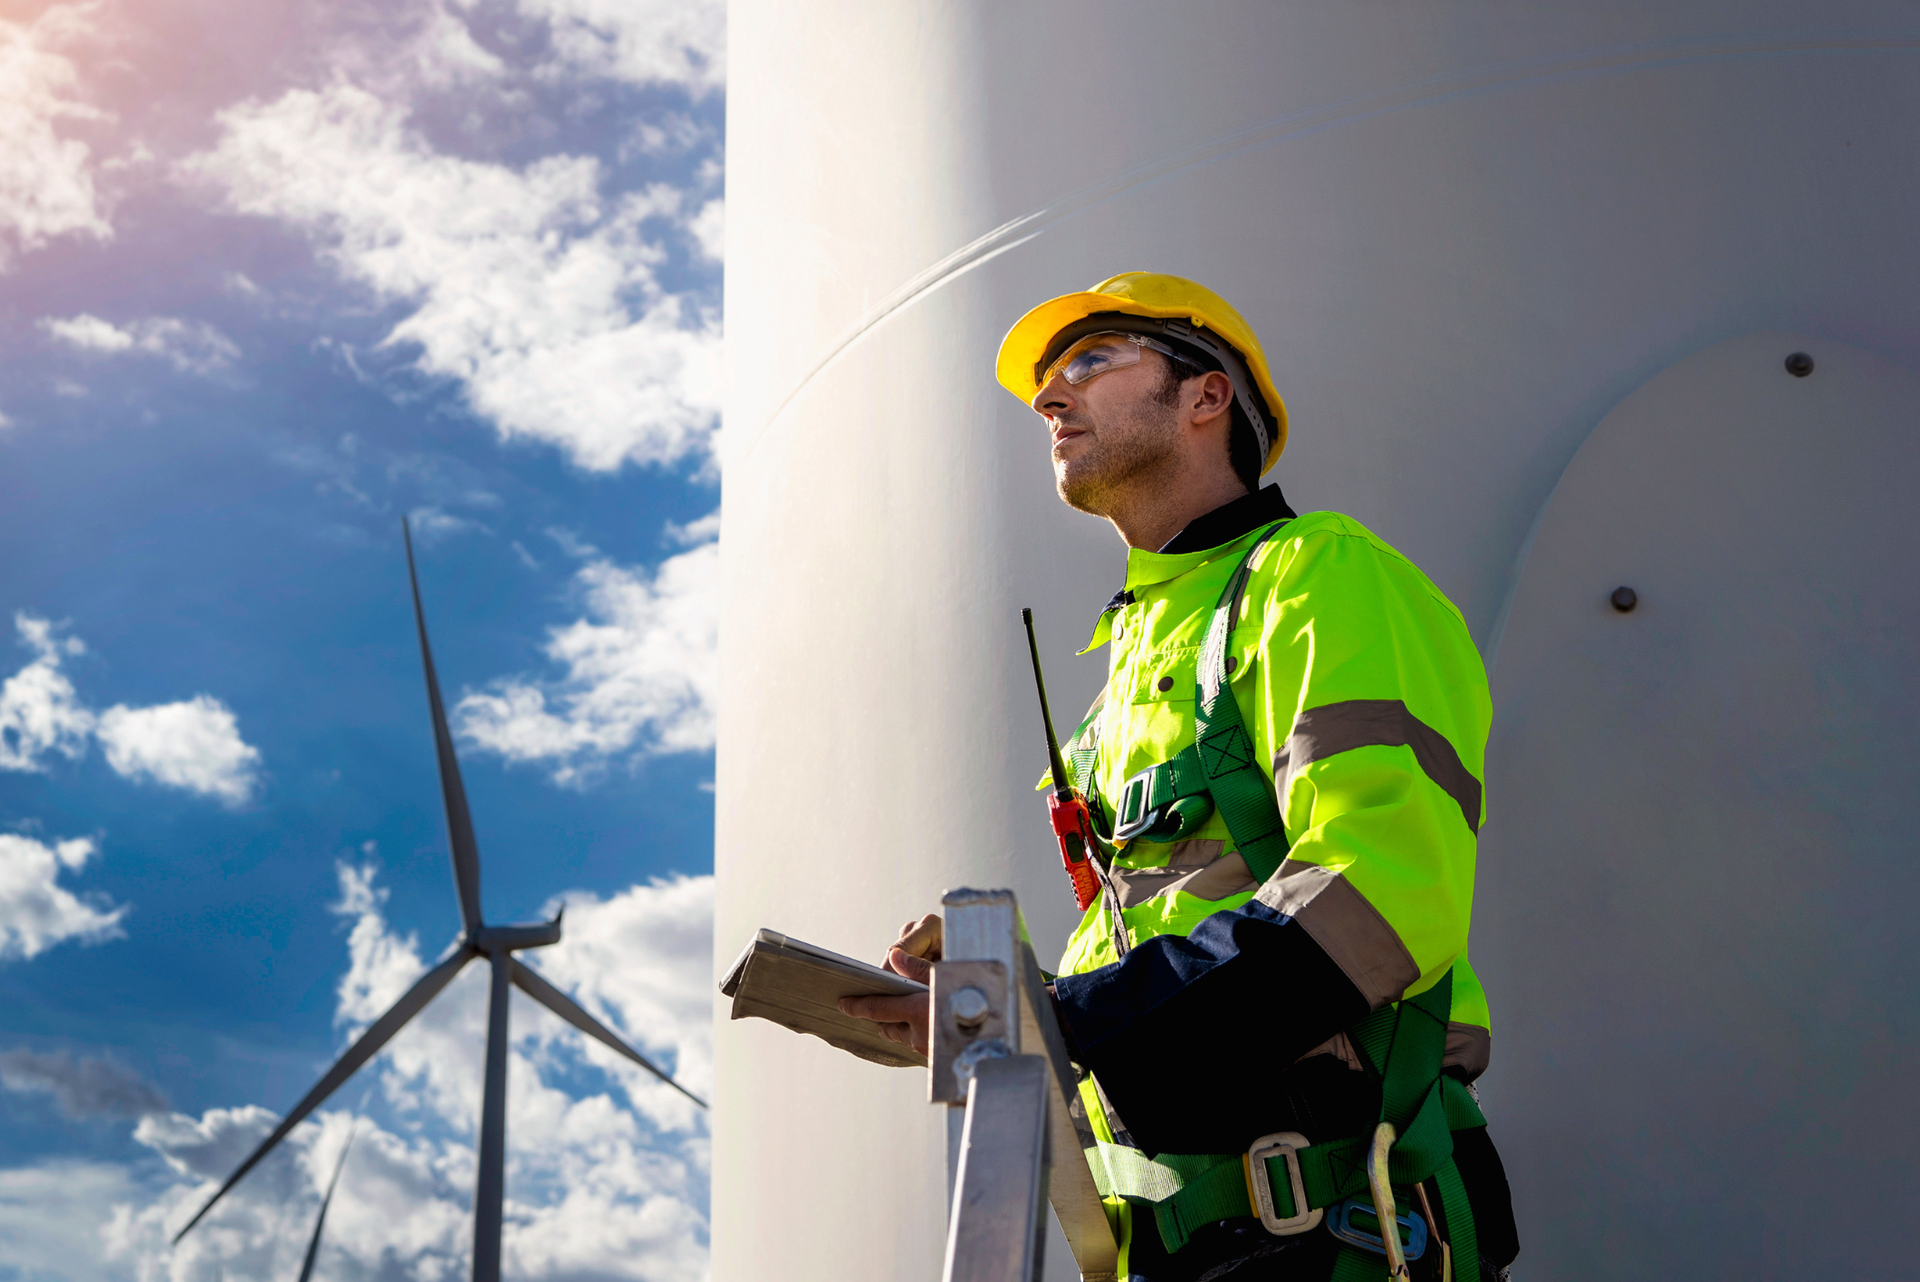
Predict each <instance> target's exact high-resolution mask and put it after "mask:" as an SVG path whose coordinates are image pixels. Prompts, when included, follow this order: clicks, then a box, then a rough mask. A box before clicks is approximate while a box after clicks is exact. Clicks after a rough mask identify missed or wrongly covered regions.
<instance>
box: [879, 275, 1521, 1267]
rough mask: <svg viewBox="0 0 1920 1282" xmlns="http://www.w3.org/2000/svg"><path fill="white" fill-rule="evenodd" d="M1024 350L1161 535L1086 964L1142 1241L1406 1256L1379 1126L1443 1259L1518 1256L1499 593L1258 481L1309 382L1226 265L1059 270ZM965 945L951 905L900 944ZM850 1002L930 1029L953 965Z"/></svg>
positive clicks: (1077, 935) (1136, 562)
mask: <svg viewBox="0 0 1920 1282" xmlns="http://www.w3.org/2000/svg"><path fill="white" fill-rule="evenodd" d="M998 373H999V378H1000V381H1001V383H1002V384H1003V385H1005V386H1006V387H1007V388H1008V389H1009V390H1010V391H1012V392H1014V394H1015V395H1018V396H1020V397H1021V398H1022V399H1025V400H1027V401H1028V402H1029V403H1030V404H1031V405H1032V407H1033V408H1034V410H1035V411H1037V412H1038V413H1039V414H1040V415H1042V416H1043V418H1044V419H1045V420H1046V423H1047V425H1048V427H1049V429H1050V431H1051V436H1052V443H1053V450H1052V454H1053V468H1054V478H1055V483H1056V486H1057V488H1058V490H1059V493H1060V497H1061V498H1062V499H1063V500H1065V501H1066V502H1067V503H1068V504H1069V505H1070V506H1072V507H1074V508H1075V509H1077V510H1079V511H1082V512H1087V513H1090V514H1092V515H1095V516H1101V517H1104V518H1106V519H1107V520H1108V521H1109V522H1111V523H1112V525H1113V527H1114V529H1115V531H1116V532H1117V533H1118V534H1119V535H1120V537H1121V539H1122V540H1123V541H1124V542H1125V543H1126V544H1127V548H1128V552H1127V577H1126V583H1125V585H1124V587H1123V588H1122V590H1121V591H1120V592H1119V593H1117V594H1116V595H1115V596H1114V598H1113V600H1112V601H1111V602H1109V603H1108V605H1107V608H1106V610H1105V611H1104V612H1103V613H1102V615H1101V617H1100V621H1099V624H1098V626H1097V627H1096V628H1095V631H1094V636H1093V641H1092V644H1091V645H1090V646H1089V648H1093V647H1095V646H1100V645H1111V647H1112V651H1111V657H1110V659H1109V662H1108V672H1109V677H1108V683H1107V688H1106V690H1105V691H1104V692H1103V694H1102V695H1101V698H1100V699H1099V700H1098V701H1097V702H1096V703H1095V705H1094V708H1093V710H1092V711H1091V712H1090V713H1089V714H1088V716H1087V719H1086V721H1085V722H1083V723H1082V725H1081V727H1080V728H1079V730H1077V731H1076V732H1075V734H1074V736H1073V738H1072V740H1071V741H1070V742H1069V743H1068V744H1067V745H1066V746H1065V756H1066V758H1067V760H1068V761H1070V762H1072V763H1073V765H1072V766H1071V767H1070V769H1071V770H1072V771H1073V773H1074V774H1075V775H1076V778H1075V779H1074V784H1075V786H1076V787H1079V788H1080V789H1081V790H1082V791H1083V792H1085V793H1086V794H1087V796H1088V799H1089V803H1090V805H1091V806H1092V808H1093V810H1094V812H1095V815H1096V817H1097V818H1096V824H1097V825H1098V826H1100V827H1101V829H1102V832H1101V835H1102V837H1103V838H1105V839H1107V841H1108V843H1109V845H1108V849H1107V850H1106V851H1103V855H1104V856H1105V858H1104V859H1103V861H1102V862H1103V863H1104V865H1105V866H1104V868H1103V870H1102V892H1101V895H1100V897H1099V898H1097V899H1096V900H1095V901H1094V903H1093V904H1092V906H1091V907H1090V908H1089V909H1088V910H1087V912H1086V914H1085V916H1084V918H1083V919H1082V921H1081V923H1080V925H1079V927H1078V929H1077V930H1076V931H1075V932H1074V934H1073V937H1072V938H1071V940H1069V942H1068V944H1067V950H1066V955H1065V956H1064V958H1063V959H1062V961H1061V964H1060V970H1061V973H1060V975H1059V977H1058V978H1057V979H1056V980H1055V981H1054V983H1053V985H1052V992H1053V994H1054V999H1055V1008H1056V1012H1057V1014H1058V1016H1059V1021H1060V1026H1061V1028H1062V1030H1063V1031H1064V1033H1065V1035H1066V1038H1067V1042H1068V1045H1069V1047H1070V1049H1071V1052H1072V1056H1073V1059H1074V1061H1075V1062H1076V1063H1078V1064H1080V1065H1081V1066H1083V1067H1084V1068H1085V1069H1087V1070H1089V1074H1088V1076H1087V1078H1086V1080H1085V1081H1084V1082H1083V1083H1082V1086H1081V1097H1082V1100H1083V1102H1084V1103H1085V1105H1086V1107H1087V1111H1088V1120H1089V1122H1090V1124H1091V1126H1092V1129H1093V1131H1094V1133H1095V1135H1096V1136H1097V1137H1098V1139H1099V1141H1100V1142H1099V1144H1098V1146H1097V1148H1096V1149H1094V1150H1092V1151H1090V1152H1089V1154H1088V1160H1089V1162H1090V1164H1091V1165H1092V1166H1093V1168H1094V1175H1095V1181H1096V1183H1098V1184H1099V1186H1100V1188H1101V1191H1102V1193H1103V1194H1105V1195H1106V1197H1107V1202H1108V1205H1109V1208H1110V1211H1111V1214H1112V1216H1113V1219H1114V1223H1115V1227H1116V1230H1117V1231H1118V1232H1119V1234H1120V1235H1121V1238H1122V1242H1123V1255H1122V1261H1123V1265H1124V1269H1125V1273H1126V1275H1128V1276H1131V1277H1133V1278H1136V1279H1142V1280H1143V1282H1203V1280H1204V1282H1215V1280H1217V1279H1218V1280H1225V1279H1230V1280H1231V1282H1255V1280H1256V1279H1265V1278H1275V1279H1279V1278H1286V1279H1319V1278H1329V1277H1332V1278H1338V1279H1341V1280H1342V1282H1345V1280H1346V1279H1349V1278H1351V1279H1359V1278H1378V1277H1381V1276H1384V1275H1385V1274H1386V1271H1387V1265H1388V1259H1387V1257H1386V1255H1385V1243H1384V1242H1383V1241H1382V1240H1381V1230H1380V1228H1379V1219H1378V1217H1377V1216H1375V1215H1374V1212H1373V1207H1374V1206H1375V1205H1376V1203H1375V1202H1374V1200H1373V1199H1372V1198H1370V1196H1369V1190H1368V1186H1367V1181H1366V1169H1367V1165H1368V1161H1369V1159H1370V1157H1372V1156H1374V1155H1375V1154H1376V1153H1377V1154H1378V1155H1380V1156H1381V1157H1382V1158H1383V1159H1384V1160H1385V1161H1387V1162H1388V1164H1389V1168H1390V1170H1391V1183H1392V1187H1393V1194H1392V1195H1393V1200H1394V1202H1395V1206H1396V1209H1397V1214H1398V1216H1399V1218H1400V1223H1399V1225H1398V1226H1397V1233H1398V1235H1399V1236H1400V1238H1401V1240H1402V1242H1403V1244H1405V1245H1404V1249H1405V1251H1406V1253H1407V1254H1409V1255H1412V1254H1413V1253H1414V1252H1415V1251H1418V1256H1417V1258H1415V1259H1413V1260H1412V1262H1411V1264H1410V1268H1411V1275H1412V1276H1413V1277H1416V1278H1418V1277H1431V1278H1441V1277H1442V1276H1443V1274H1444V1273H1450V1274H1451V1275H1452V1276H1454V1277H1458V1278H1461V1279H1463V1280H1466V1282H1471V1279H1473V1278H1475V1277H1476V1276H1477V1275H1479V1276H1486V1277H1498V1276H1500V1275H1501V1273H1502V1271H1503V1270H1504V1268H1505V1266H1506V1265H1507V1264H1508V1263H1509V1262H1510V1261H1511V1260H1512V1259H1513V1257H1514V1255H1515V1254H1516V1253H1517V1251H1518V1243H1517V1240H1516V1236H1515V1233H1514V1228H1513V1219H1512V1210H1511V1201H1510V1198H1509V1194H1508V1189H1507V1182H1506V1176H1505V1174H1504V1173H1503V1171H1502V1169H1501V1166H1500V1159H1499V1157H1498V1155H1497V1154H1496V1153H1495V1151H1494V1148H1493V1145H1492V1143H1491V1141H1490V1140H1489V1139H1488V1138H1487V1132H1486V1125H1485V1119H1484V1117H1482V1116H1481V1115H1480V1113H1479V1109H1478V1106H1477V1101H1476V1100H1475V1098H1474V1096H1473V1094H1472V1092H1471V1090H1470V1088H1469V1086H1468V1085H1467V1084H1468V1083H1470V1082H1471V1081H1472V1080H1473V1078H1475V1077H1477V1076H1478V1075H1479V1074H1480V1073H1481V1072H1483V1071H1484V1070H1485V1068H1486V1066H1487V1060H1488V1055H1489V1050H1490V1038H1489V1034H1488V1031H1487V1030H1488V1015H1487V1004H1486V998H1485V994H1484V993H1483V991H1482V990H1481V987H1480V984H1479V981H1478V980H1477V979H1475V977H1474V975H1473V971H1472V968H1471V966H1470V965H1469V964H1468V961H1467V927H1468V922H1469V918H1470V916H1471V911H1472V900H1473V875H1474V848H1475V838H1476V834H1477V832H1478V830H1479V826H1480V823H1481V821H1482V819H1483V817H1484V807H1483V805H1482V798H1481V775H1482V760H1483V752H1484V747H1485V742H1486V734H1487V725H1488V720H1489V716H1490V706H1489V701H1488V695H1487V685H1486V674H1485V671H1484V669H1483V667H1482V665H1481V662H1480V658H1479V654H1478V652H1477V651H1476V650H1475V648H1474V645H1473V642H1472V639H1471V638H1470V637H1469V635H1468V633H1467V629H1466V625H1465V624H1464V622H1462V620H1461V618H1460V615H1459V613H1458V611H1456V610H1455V609H1454V608H1453V606H1452V605H1451V604H1450V603H1449V602H1448V601H1447V600H1446V598H1445V597H1443V596H1442V595H1441V593H1440V592H1439V590H1438V589H1437V588H1435V587H1434V586H1433V584H1432V583H1431V582H1429V581H1428V580H1427V578H1426V576H1425V575H1423V574H1422V573H1421V572H1420V571H1419V570H1418V569H1417V568H1415V567H1414V566H1413V565H1412V564H1411V563H1410V562H1409V561H1407V560H1406V558H1404V557H1402V556H1401V555H1400V554H1399V553H1398V552H1396V551H1395V550H1394V549H1393V548H1391V547H1389V546H1387V545H1386V544H1385V543H1383V542H1381V541H1380V540H1379V539H1378V538H1376V537H1375V536H1374V535H1373V534H1372V533H1370V532H1369V531H1368V530H1366V529H1365V528H1363V527H1362V526H1361V525H1360V524H1359V523H1357V522H1355V521H1353V520H1351V519H1350V518H1347V517H1344V516H1340V515H1337V514H1334V513H1327V512H1317V513H1309V514H1308V515H1306V516H1297V515H1296V514H1295V513H1294V512H1293V510H1292V509H1291V508H1289V507H1288V506H1287V503H1286V500H1285V499H1284V498H1282V497H1281V494H1280V491H1279V489H1278V488H1277V487H1269V488H1266V489H1260V488H1258V486H1259V479H1260V477H1261V475H1263V474H1264V473H1265V472H1266V471H1267V470H1268V469H1269V468H1271V467H1272V466H1273V464H1274V462H1275V461H1276V460H1277V459H1278V458H1279V457H1280V454H1281V451H1282V450H1283V449H1284V448H1285V446H1286V440H1287V415H1286V407H1285V405H1284V404H1283V402H1282V401H1281V399H1280V396H1279V394H1278V392H1276V391H1275V390H1274V387H1273V382H1272V378H1271V375H1270V373H1269V371H1268V367H1267V361H1266V356H1265V354H1264V352H1263V351H1262V350H1261V348H1260V344H1259V340H1258V339H1257V338H1256V337H1255V336H1254V334H1253V331H1252V330H1251V328H1249V327H1248V325H1247V324H1246V322H1245V321H1244V320H1243V319H1242V318H1241V317H1240V315H1239V314H1238V313H1237V312H1235V311H1234V310H1233V309H1232V308H1231V307H1229V306H1228V305H1227V304H1226V302H1225V301H1224V300H1222V299H1221V298H1220V297H1219V296H1217V295H1215V294H1213V293H1212V292H1211V291H1209V290H1207V289H1204V288H1202V287H1201V286H1199V285H1196V284H1195V283H1193V282H1192V281H1187V280H1182V279H1180V278H1178V277H1173V276H1163V275H1156V274H1151V273H1145V272H1130V273H1127V274H1125V275H1122V276H1116V277H1114V278H1113V279H1111V280H1108V281H1104V282H1102V283H1101V284H1099V285H1096V286H1095V287H1094V288H1093V289H1091V290H1089V291H1086V292H1084V293H1079V294H1069V295H1066V296H1065V297H1062V298H1057V299H1053V300H1052V301H1050V302H1047V303H1044V304H1042V305H1041V306H1039V307H1037V308H1035V309H1034V310H1033V311H1031V312H1029V313H1028V314H1027V315H1026V316H1025V317H1023V318H1021V320H1020V321H1019V323H1017V324H1016V325H1015V326H1014V327H1013V329H1012V330H1011V332H1009V333H1008V335H1007V337H1006V340H1005V342H1004V343H1003V344H1002V346H1001V349H1000V357H999V363H998ZM1116 914H1117V916H1118V919H1119V920H1118V921H1117V922H1116V920H1115V917H1116ZM939 955H940V921H939V919H938V918H937V917H927V918H923V919H922V920H920V921H918V922H913V923H909V924H908V926H907V927H906V928H904V929H903V930H902V932H901V938H900V940H899V942H898V943H897V944H896V945H895V946H894V947H893V948H892V949H891V950H889V953H888V959H887V964H888V965H889V966H890V967H891V968H892V969H894V970H895V971H898V972H899V973H901V974H905V975H909V976H912V977H914V978H918V979H925V978H926V977H927V975H928V973H929V972H930V969H931V963H932V962H933V961H936V960H938V958H939ZM842 1005H843V1009H845V1010H846V1011H847V1012H848V1013H849V1014H855V1015H859V1016H862V1017H864V1018H868V1019H874V1020H877V1021H879V1022H881V1023H882V1024H883V1026H884V1027H885V1029H886V1031H887V1034H888V1035H889V1036H890V1037H893V1038H894V1039H895V1040H899V1041H907V1042H911V1043H912V1044H913V1045H914V1046H915V1047H916V1048H918V1049H920V1050H921V1051H922V1052H924V1051H925V1050H926V1047H927V1018H928V1015H927V1002H926V998H925V997H924V996H923V997H916V998H883V997H875V998H858V999H852V1000H850V1001H848V1002H845V1003H843V1004H842ZM1242 1155H1245V1156H1244V1157H1243V1156H1242ZM1296 1179H1299V1180H1300V1181H1301V1184H1302V1186H1303V1187H1302V1195H1303V1197H1304V1200H1305V1202H1306V1205H1305V1206H1296V1205H1295V1204H1294V1203H1295V1200H1296V1197H1295V1193H1294V1191H1293V1182H1294V1181H1295V1180H1296ZM1263 1197H1264V1198H1265V1200H1266V1202H1267V1205H1265V1206H1262V1205H1261V1202H1262V1199H1263ZM1368 1229H1372V1230H1374V1232H1375V1236H1374V1237H1373V1239H1372V1243H1373V1244H1372V1245H1371V1246H1369V1244H1368V1241H1367V1237H1368V1234H1367V1230H1368ZM1371 1252H1378V1253H1371Z"/></svg>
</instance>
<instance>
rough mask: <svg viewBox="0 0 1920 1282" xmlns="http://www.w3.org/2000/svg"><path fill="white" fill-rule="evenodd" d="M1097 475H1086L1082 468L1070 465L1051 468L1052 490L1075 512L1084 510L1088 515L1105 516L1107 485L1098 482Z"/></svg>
mask: <svg viewBox="0 0 1920 1282" xmlns="http://www.w3.org/2000/svg"><path fill="white" fill-rule="evenodd" d="M1100 479H1101V478H1099V477H1097V476H1088V475H1087V473H1086V470H1085V469H1084V468H1074V467H1072V466H1067V467H1060V466H1058V465H1056V466H1055V467H1054V469H1053V490H1054V493H1056V494H1058V495H1059V496H1060V501H1061V502H1062V503H1065V504H1066V505H1067V506H1068V507H1070V508H1072V509H1073V510H1074V511H1076V512H1085V513H1086V514H1087V515H1088V516H1105V515H1106V514H1107V512H1106V503H1105V501H1104V500H1105V498H1106V493H1107V487H1106V486H1104V485H1102V484H1101V483H1100Z"/></svg>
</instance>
